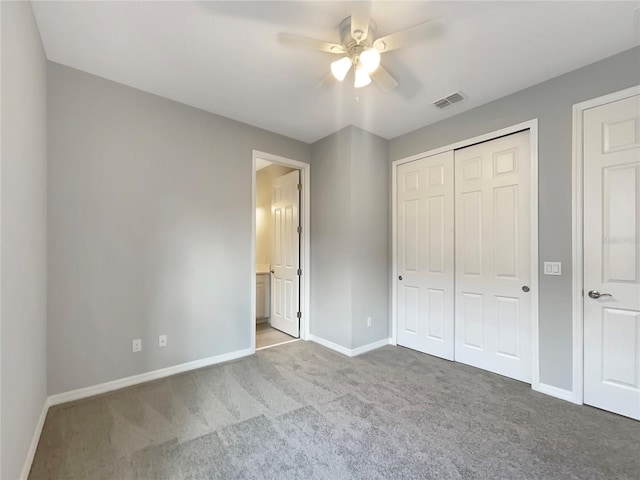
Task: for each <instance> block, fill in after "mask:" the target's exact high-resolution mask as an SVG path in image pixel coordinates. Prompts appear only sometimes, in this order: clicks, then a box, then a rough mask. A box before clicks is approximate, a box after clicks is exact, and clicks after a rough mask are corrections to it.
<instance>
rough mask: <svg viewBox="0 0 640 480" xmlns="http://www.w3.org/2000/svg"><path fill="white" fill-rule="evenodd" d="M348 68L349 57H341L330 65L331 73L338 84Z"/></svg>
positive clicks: (349, 64)
mask: <svg viewBox="0 0 640 480" xmlns="http://www.w3.org/2000/svg"><path fill="white" fill-rule="evenodd" d="M350 68H351V59H350V58H349V57H343V58H341V59H340V60H336V61H335V62H332V63H331V73H332V74H333V76H334V77H336V80H338V81H340V82H341V81H343V80H344V77H346V76H347V73H348V72H349V69H350Z"/></svg>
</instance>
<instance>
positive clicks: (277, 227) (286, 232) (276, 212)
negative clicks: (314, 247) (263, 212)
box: [271, 170, 300, 337]
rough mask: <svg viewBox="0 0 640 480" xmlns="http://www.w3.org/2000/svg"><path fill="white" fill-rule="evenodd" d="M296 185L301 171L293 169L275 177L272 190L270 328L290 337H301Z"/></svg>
mask: <svg viewBox="0 0 640 480" xmlns="http://www.w3.org/2000/svg"><path fill="white" fill-rule="evenodd" d="M299 183H300V172H299V171H298V170H296V171H294V172H291V173H287V174H286V175H283V176H281V177H276V178H274V179H273V183H272V188H271V218H272V222H273V230H272V231H273V242H272V245H273V246H272V248H273V252H272V255H271V261H272V262H273V263H272V266H271V326H272V327H274V328H277V329H278V330H282V331H283V332H284V333H287V334H289V335H291V336H292V337H299V336H300V319H299V318H298V311H299V310H298V298H299V296H300V287H299V286H300V276H299V275H298V268H299V265H300V249H299V245H300V236H299V235H300V234H299V233H298V227H299V222H298V212H299V203H300V200H299V199H300V194H299V190H298V185H299Z"/></svg>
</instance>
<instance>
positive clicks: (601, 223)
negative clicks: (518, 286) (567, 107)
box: [583, 95, 640, 420]
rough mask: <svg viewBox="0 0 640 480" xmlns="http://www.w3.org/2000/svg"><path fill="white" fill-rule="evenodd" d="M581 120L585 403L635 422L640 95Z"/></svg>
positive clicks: (639, 351) (639, 368)
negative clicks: (582, 127)
mask: <svg viewBox="0 0 640 480" xmlns="http://www.w3.org/2000/svg"><path fill="white" fill-rule="evenodd" d="M583 120H584V123H583V125H584V135H583V138H584V143H583V146H584V149H583V152H584V155H583V158H584V403H587V404H589V405H593V406H595V407H599V408H603V409H605V410H610V411H612V412H616V413H619V414H621V415H626V416H629V417H632V418H635V419H638V420H640V96H638V95H636V96H634V97H630V98H626V99H624V100H620V101H617V102H613V103H609V104H607V105H603V106H600V107H596V108H592V109H589V110H585V112H584V114H583ZM598 294H600V295H601V296H600V297H599V298H598Z"/></svg>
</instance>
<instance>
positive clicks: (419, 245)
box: [396, 151, 454, 360]
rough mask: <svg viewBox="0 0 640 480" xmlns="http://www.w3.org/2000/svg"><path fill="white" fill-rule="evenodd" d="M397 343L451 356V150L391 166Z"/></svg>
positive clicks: (437, 354) (443, 355) (439, 354)
mask: <svg viewBox="0 0 640 480" xmlns="http://www.w3.org/2000/svg"><path fill="white" fill-rule="evenodd" d="M396 181H397V189H396V192H397V221H398V228H397V248H398V251H397V259H398V260H397V262H398V263H397V265H398V266H397V270H398V278H397V279H396V282H397V287H398V288H397V316H396V318H397V327H398V328H397V343H398V345H402V346H405V347H409V348H413V349H415V350H419V351H421V352H425V353H429V354H431V355H436V356H438V357H442V358H446V359H449V360H453V272H454V270H453V152H452V151H450V152H445V153H442V154H439V155H434V156H432V157H427V158H423V159H420V160H416V161H413V162H410V163H405V164H402V165H400V166H399V167H398V169H397V176H396Z"/></svg>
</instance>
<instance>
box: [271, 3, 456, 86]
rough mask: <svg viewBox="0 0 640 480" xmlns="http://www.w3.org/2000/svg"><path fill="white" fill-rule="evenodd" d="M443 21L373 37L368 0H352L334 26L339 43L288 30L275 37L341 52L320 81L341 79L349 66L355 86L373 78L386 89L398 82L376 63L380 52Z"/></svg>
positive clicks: (424, 34)
mask: <svg viewBox="0 0 640 480" xmlns="http://www.w3.org/2000/svg"><path fill="white" fill-rule="evenodd" d="M444 21H445V20H444V18H437V19H435V20H431V21H428V22H425V23H421V24H419V25H416V26H414V27H411V28H408V29H406V30H402V31H400V32H396V33H392V34H390V35H385V36H384V37H381V38H376V30H377V25H376V23H375V22H374V21H373V20H372V19H371V1H354V2H353V7H352V11H351V16H350V17H347V18H345V19H344V20H343V21H342V22H341V23H340V26H339V27H338V29H339V31H340V43H339V44H338V43H332V42H326V41H323V40H315V39H312V38H306V37H300V36H298V35H292V34H289V33H280V34H278V39H279V40H280V41H281V42H282V43H285V44H287V45H290V46H292V47H299V48H308V49H311V50H319V51H322V52H328V53H333V54H335V55H342V56H343V57H342V58H341V59H339V60H336V61H335V62H332V63H331V72H330V73H329V74H328V75H327V77H325V80H323V81H322V82H321V84H324V83H326V80H327V79H328V78H331V77H333V78H335V79H336V80H338V81H340V82H342V81H343V80H344V79H345V77H346V76H347V73H349V70H351V67H353V68H354V70H355V80H354V84H353V86H354V87H355V88H362V87H366V86H367V85H369V84H370V83H371V81H372V80H373V82H374V83H375V84H376V85H378V86H379V87H380V88H381V89H382V90H384V91H385V92H389V91H391V90H393V89H394V88H396V87H397V86H398V82H397V80H396V79H395V78H393V76H392V75H391V74H390V73H389V72H388V71H387V70H385V69H384V68H383V67H382V66H381V65H380V54H382V53H386V52H389V51H391V50H395V49H398V48H402V47H406V46H409V45H412V44H415V43H417V42H420V41H423V40H426V39H428V38H429V37H431V36H432V35H433V34H434V33H435V32H437V31H438V30H439V29H440V28H441V27H442V26H443V25H444Z"/></svg>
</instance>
